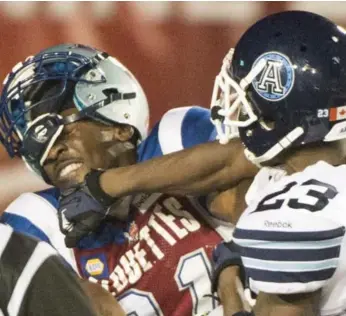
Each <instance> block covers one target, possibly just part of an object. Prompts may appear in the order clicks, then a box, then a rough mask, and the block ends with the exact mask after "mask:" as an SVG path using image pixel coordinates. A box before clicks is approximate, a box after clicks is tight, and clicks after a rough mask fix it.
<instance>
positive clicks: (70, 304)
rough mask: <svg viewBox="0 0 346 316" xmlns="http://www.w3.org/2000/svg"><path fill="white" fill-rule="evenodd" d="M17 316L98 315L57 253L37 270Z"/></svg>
mask: <svg viewBox="0 0 346 316" xmlns="http://www.w3.org/2000/svg"><path fill="white" fill-rule="evenodd" d="M19 315H20V316H22V315H23V316H24V315H36V316H41V315H42V316H46V315H50V316H63V315H70V316H73V315H76V316H79V315H83V316H96V315H98V314H97V313H96V311H95V310H94V308H93V306H92V304H91V303H90V299H89V297H88V296H87V295H86V294H85V292H84V291H83V290H82V287H81V285H80V283H79V281H78V279H77V276H76V275H75V274H74V273H73V272H72V271H71V270H69V269H67V268H66V267H65V266H64V264H63V263H62V262H61V260H60V258H59V257H57V256H51V257H49V258H48V259H47V260H46V261H45V262H44V263H43V264H42V265H41V267H40V268H39V269H38V270H37V272H36V274H35V276H34V277H33V279H32V281H31V284H30V285H29V288H28V289H27V293H26V295H25V298H24V304H23V305H22V308H21V312H20V313H19Z"/></svg>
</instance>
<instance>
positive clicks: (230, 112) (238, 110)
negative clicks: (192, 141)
mask: <svg viewBox="0 0 346 316" xmlns="http://www.w3.org/2000/svg"><path fill="white" fill-rule="evenodd" d="M233 54H234V49H233V48H231V50H230V51H229V52H228V54H227V55H226V57H225V58H224V60H223V64H222V67H221V71H220V73H219V74H218V75H217V76H216V78H215V83H214V89H213V95H212V100H211V112H212V114H211V116H212V119H211V121H212V122H213V124H214V125H215V128H216V131H217V134H218V139H219V140H220V143H222V144H226V143H227V142H228V141H229V140H230V139H232V138H234V137H238V136H239V133H238V128H239V127H247V126H249V125H251V124H252V123H253V122H255V121H256V120H257V119H258V118H257V115H256V114H255V112H254V110H253V108H252V106H251V104H250V102H249V101H248V99H247V96H246V90H247V88H248V86H249V85H250V84H251V82H252V80H253V79H254V78H255V77H256V76H257V75H258V74H259V73H260V72H261V71H262V69H263V68H264V67H265V63H259V64H257V65H256V66H255V67H254V68H253V69H252V70H251V71H250V72H249V73H248V75H247V76H246V77H245V78H243V79H241V80H240V82H239V83H238V82H236V81H235V80H234V79H233V78H232V77H231V76H230V68H231V65H232V58H233Z"/></svg>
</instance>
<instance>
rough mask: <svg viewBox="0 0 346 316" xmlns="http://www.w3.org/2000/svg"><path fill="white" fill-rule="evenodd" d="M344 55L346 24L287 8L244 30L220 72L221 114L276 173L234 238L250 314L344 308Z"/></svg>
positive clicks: (340, 311) (233, 255)
mask: <svg viewBox="0 0 346 316" xmlns="http://www.w3.org/2000/svg"><path fill="white" fill-rule="evenodd" d="M345 56H346V30H345V29H344V28H342V27H341V26H338V25H337V24H335V23H333V22H332V21H330V20H328V19H326V18H324V17H322V16H320V15H317V14H313V13H309V12H304V11H288V12H282V13H277V14H274V15H271V16H268V17H266V18H264V19H262V20H260V21H259V22H257V23H256V24H254V25H253V26H251V27H250V28H249V29H248V30H247V31H246V32H245V33H244V35H243V36H242V37H241V39H240V40H239V42H238V43H237V45H236V47H235V49H234V50H233V49H232V50H231V51H230V52H229V54H228V56H227V57H226V59H225V63H224V66H223V68H222V71H221V73H220V75H219V84H218V86H219V88H220V90H221V92H222V93H221V94H222V96H223V97H222V101H223V102H220V105H219V106H220V107H219V108H217V110H216V111H217V112H218V113H219V115H220V116H221V119H222V120H223V122H224V123H225V124H227V125H229V126H232V125H233V124H237V126H240V125H242V126H240V127H239V134H240V138H241V140H242V141H243V143H244V146H245V152H246V155H247V157H248V158H249V160H250V161H252V162H253V163H254V164H256V165H262V166H264V165H267V166H274V167H276V168H277V170H279V171H280V172H279V174H278V176H277V177H273V178H272V179H268V180H270V181H269V184H268V185H266V186H264V187H258V190H257V192H254V193H255V194H254V195H253V199H252V201H251V203H250V205H249V207H248V208H247V209H246V211H245V212H244V213H243V214H242V215H241V217H240V219H239V221H238V223H237V225H236V229H235V231H234V234H233V241H234V243H235V246H238V247H239V249H240V250H239V251H240V255H241V261H242V263H243V264H244V266H245V271H246V274H247V277H248V278H249V284H250V287H251V289H252V290H253V291H254V292H256V293H259V295H258V298H257V302H256V305H255V307H254V310H253V312H252V314H251V315H256V316H274V315H275V316H276V315H290V316H299V315H326V316H327V315H344V314H345V311H346V291H345V289H346V270H345V269H346V265H345V259H346V257H345V256H346V253H345V246H346V244H345V243H346V239H345V225H346V217H345V201H346V191H345V177H346V166H345V165H344V163H345V151H344V148H345V147H344V145H345V142H344V139H345V137H346V106H345V104H346V88H345V87H346V63H345ZM230 91H231V92H232V94H233V100H230V98H228V96H229V95H230ZM234 94H235V95H234ZM227 98H228V99H227ZM234 113H237V117H236V118H234V116H232V115H233V114H234ZM226 252H227V251H226ZM237 252H238V250H237V249H236V248H235V247H230V248H229V254H230V255H229V259H231V260H233V264H240V263H239V262H240V261H239V260H240V255H238V258H237ZM225 257H227V256H225ZM237 261H238V263H237ZM219 264H220V262H219ZM243 315H248V314H247V313H246V312H243Z"/></svg>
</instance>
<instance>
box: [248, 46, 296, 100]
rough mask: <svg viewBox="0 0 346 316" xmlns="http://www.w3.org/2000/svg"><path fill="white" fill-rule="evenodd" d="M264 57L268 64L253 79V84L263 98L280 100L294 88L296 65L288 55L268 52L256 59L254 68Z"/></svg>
mask: <svg viewBox="0 0 346 316" xmlns="http://www.w3.org/2000/svg"><path fill="white" fill-rule="evenodd" d="M263 59H264V60H265V62H266V66H265V67H264V68H263V70H262V71H261V72H260V74H259V75H258V76H257V77H256V78H255V79H254V80H253V81H252V86H253V87H254V89H255V91H256V92H257V93H258V94H259V95H260V96H261V97H262V98H263V99H266V100H269V101H280V100H282V99H284V98H286V97H287V96H288V94H289V93H290V92H291V90H292V88H293V85H294V67H293V65H292V63H291V61H290V60H289V58H288V57H287V56H286V55H284V54H281V53H279V52H267V53H264V54H262V55H261V56H259V57H258V58H257V59H256V61H255V62H254V63H253V65H252V68H254V67H255V66H256V65H257V64H258V63H259V62H260V61H261V60H263Z"/></svg>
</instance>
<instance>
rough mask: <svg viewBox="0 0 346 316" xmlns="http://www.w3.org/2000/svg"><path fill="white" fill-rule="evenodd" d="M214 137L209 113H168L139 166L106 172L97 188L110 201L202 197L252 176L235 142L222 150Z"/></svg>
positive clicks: (189, 110) (251, 167) (180, 110)
mask: <svg viewBox="0 0 346 316" xmlns="http://www.w3.org/2000/svg"><path fill="white" fill-rule="evenodd" d="M215 137H216V130H215V127H214V125H213V124H212V123H211V121H210V112H209V110H207V109H205V108H201V107H197V106H194V107H184V108H176V109H173V110H170V111H168V112H167V113H166V114H165V115H164V116H163V117H162V119H161V121H160V122H159V123H158V124H157V125H156V126H155V127H154V128H153V130H152V132H151V133H150V135H149V136H148V138H147V139H146V140H145V141H144V142H143V143H142V144H141V147H140V150H139V161H142V163H138V164H135V165H132V166H128V167H122V168H117V169H110V170H107V171H106V172H105V173H104V174H103V175H102V176H101V177H100V185H101V188H102V189H103V190H104V191H105V192H106V193H108V194H109V195H111V196H113V197H121V196H126V195H130V194H135V193H138V192H141V193H153V192H163V193H168V194H184V195H186V194H188V195H194V194H196V195H200V194H204V193H210V192H214V191H215V190H217V191H223V190H224V189H228V188H229V187H232V186H234V185H236V184H237V183H238V182H239V181H240V180H241V179H244V178H250V177H252V176H254V175H255V174H256V172H257V168H256V167H255V166H254V165H253V164H252V163H250V162H249V161H248V160H247V159H246V158H245V156H244V153H243V152H244V148H243V146H242V144H241V142H240V140H239V139H234V140H231V141H230V142H229V143H228V144H227V145H221V144H219V142H218V141H216V140H215Z"/></svg>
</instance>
